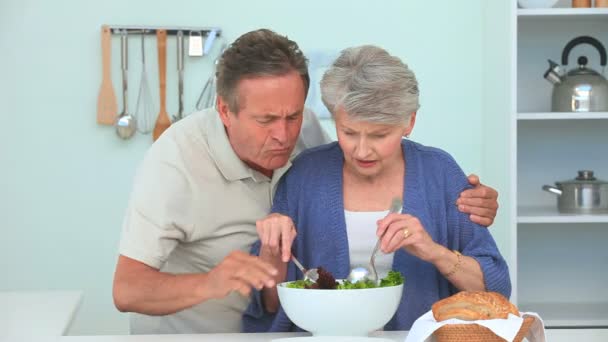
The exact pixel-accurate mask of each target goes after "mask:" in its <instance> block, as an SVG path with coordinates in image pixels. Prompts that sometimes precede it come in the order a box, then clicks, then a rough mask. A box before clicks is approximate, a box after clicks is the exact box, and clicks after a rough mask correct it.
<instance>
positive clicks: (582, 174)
mask: <svg viewBox="0 0 608 342" xmlns="http://www.w3.org/2000/svg"><path fill="white" fill-rule="evenodd" d="M556 184H608V182H606V181H603V180H601V179H597V178H595V176H594V175H593V171H591V170H580V171H578V176H577V177H576V178H574V179H570V180H566V181H561V182H557V183H556Z"/></svg>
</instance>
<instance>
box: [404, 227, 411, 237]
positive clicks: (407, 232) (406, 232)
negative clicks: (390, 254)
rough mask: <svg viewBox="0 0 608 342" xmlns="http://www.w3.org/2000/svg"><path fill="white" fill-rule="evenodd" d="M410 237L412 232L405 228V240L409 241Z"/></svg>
mask: <svg viewBox="0 0 608 342" xmlns="http://www.w3.org/2000/svg"><path fill="white" fill-rule="evenodd" d="M409 236H410V231H409V230H408V229H407V228H403V238H404V239H407V238H408V237H409Z"/></svg>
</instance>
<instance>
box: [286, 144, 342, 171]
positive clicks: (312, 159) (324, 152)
mask: <svg viewBox="0 0 608 342" xmlns="http://www.w3.org/2000/svg"><path fill="white" fill-rule="evenodd" d="M341 153H342V151H341V150H340V145H338V142H337V141H333V142H330V143H328V144H324V145H319V146H316V147H312V148H309V149H306V150H304V151H302V152H300V154H298V156H297V157H296V158H295V159H294V160H293V162H292V168H296V167H298V168H300V167H306V166H310V165H315V163H318V162H323V163H324V164H326V163H328V162H330V161H331V160H332V159H333V158H334V157H335V156H341V155H342V154H341ZM317 166H318V164H317Z"/></svg>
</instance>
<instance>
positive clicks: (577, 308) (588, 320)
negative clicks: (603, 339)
mask: <svg viewBox="0 0 608 342" xmlns="http://www.w3.org/2000/svg"><path fill="white" fill-rule="evenodd" d="M519 311H523V312H536V313H538V314H539V315H540V317H541V318H542V319H543V322H544V323H545V327H549V328H552V327H608V303H521V304H520V305H519Z"/></svg>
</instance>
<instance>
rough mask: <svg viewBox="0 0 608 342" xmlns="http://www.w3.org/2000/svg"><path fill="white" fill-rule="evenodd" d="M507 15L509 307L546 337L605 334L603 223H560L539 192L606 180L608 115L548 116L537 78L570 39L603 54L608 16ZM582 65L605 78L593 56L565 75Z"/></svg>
mask: <svg viewBox="0 0 608 342" xmlns="http://www.w3.org/2000/svg"><path fill="white" fill-rule="evenodd" d="M566 3H569V2H565V1H561V2H560V4H561V5H564V4H566ZM513 6H514V7H513V11H512V13H513V21H512V22H513V23H514V28H513V31H512V38H513V41H512V49H513V55H512V57H513V58H512V75H513V77H512V80H513V81H512V94H513V96H512V101H513V104H512V106H511V108H512V111H513V112H512V113H511V115H512V118H511V126H510V128H511V139H512V142H513V144H512V146H513V149H512V154H511V156H510V157H511V158H510V160H511V168H510V171H509V172H510V174H511V177H510V179H511V186H512V188H511V190H512V192H511V193H512V194H513V195H514V196H512V198H511V203H510V204H511V208H513V209H512V212H511V214H512V219H511V224H512V225H513V226H512V235H511V238H512V239H513V241H514V242H515V243H514V245H515V247H514V252H515V258H514V259H515V260H514V263H515V264H514V265H513V267H512V269H511V271H512V272H513V273H514V277H513V278H514V279H515V282H514V284H513V285H514V286H513V288H514V292H513V298H514V299H515V301H516V302H517V303H518V305H519V307H520V309H521V310H522V311H533V312H537V313H539V314H540V315H541V317H543V319H544V320H545V325H546V326H547V327H557V328H560V327H608V293H607V291H605V289H606V284H608V272H607V270H608V269H607V268H606V265H607V264H608V248H606V247H605V245H606V243H608V215H572V214H561V213H559V212H558V211H557V195H555V194H551V193H548V192H546V191H543V190H542V186H543V185H545V184H549V185H551V184H553V183H554V182H556V181H563V180H569V179H573V178H574V177H575V176H576V174H577V171H578V170H584V169H585V170H593V171H595V174H596V176H597V177H598V178H600V179H608V113H606V112H594V113H561V112H559V113H558V112H551V108H550V107H551V91H552V85H551V84H550V83H549V82H548V81H546V80H545V79H544V78H543V75H544V73H545V71H546V70H547V68H548V65H549V64H548V62H547V59H552V60H553V61H556V62H558V63H560V62H561V53H562V50H563V48H564V46H565V45H566V44H567V43H568V42H569V41H570V40H571V39H573V38H575V37H578V36H583V35H588V36H592V37H595V38H596V39H598V40H599V41H601V42H602V44H603V45H604V46H605V47H606V48H607V49H608V9H606V8H586V9H583V8H549V9H518V8H517V1H516V0H513ZM580 55H586V56H587V57H588V58H589V61H590V63H589V65H588V67H589V68H592V69H594V70H596V71H598V72H601V73H602V74H604V75H606V73H605V70H602V68H601V67H600V66H599V55H598V53H597V51H596V50H595V49H593V48H592V47H590V46H577V47H575V48H574V49H573V50H572V52H571V54H570V65H568V66H567V67H565V68H566V69H567V70H570V69H571V68H573V67H575V61H576V57H578V56H580Z"/></svg>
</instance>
